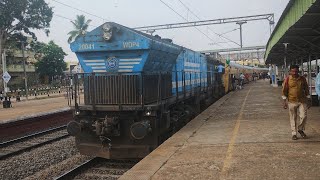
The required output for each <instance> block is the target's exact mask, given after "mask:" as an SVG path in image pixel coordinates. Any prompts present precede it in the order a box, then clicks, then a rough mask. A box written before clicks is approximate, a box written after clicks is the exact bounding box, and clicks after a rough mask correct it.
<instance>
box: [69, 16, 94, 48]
mask: <svg viewBox="0 0 320 180" xmlns="http://www.w3.org/2000/svg"><path fill="white" fill-rule="evenodd" d="M90 22H91V19H88V20H87V21H86V17H85V16H84V15H77V18H76V20H75V21H71V23H72V24H73V26H74V30H73V31H70V32H69V33H68V35H70V37H69V38H68V43H71V42H72V41H74V40H75V39H76V38H77V37H78V36H83V35H85V34H86V33H87V29H88V27H89V24H90Z"/></svg>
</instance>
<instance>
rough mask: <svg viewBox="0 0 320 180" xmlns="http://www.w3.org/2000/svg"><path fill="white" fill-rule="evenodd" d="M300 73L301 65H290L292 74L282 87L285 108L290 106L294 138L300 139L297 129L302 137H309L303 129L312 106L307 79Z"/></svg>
mask: <svg viewBox="0 0 320 180" xmlns="http://www.w3.org/2000/svg"><path fill="white" fill-rule="evenodd" d="M298 73H299V66H297V65H292V66H290V75H289V76H288V77H287V78H286V79H285V81H284V85H283V88H282V99H283V108H284V109H287V108H288V106H289V116H290V124H291V132H292V139H293V140H297V139H298V138H297V130H298V132H299V133H300V135H301V137H302V138H306V137H307V135H306V134H305V133H304V132H303V131H304V129H305V125H306V121H307V109H308V108H309V107H310V94H309V88H308V84H307V81H306V79H305V78H304V77H303V76H300V75H299V74H298ZM298 111H299V115H298ZM298 116H299V118H298ZM298 119H299V120H298Z"/></svg>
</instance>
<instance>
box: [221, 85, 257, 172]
mask: <svg viewBox="0 0 320 180" xmlns="http://www.w3.org/2000/svg"><path fill="white" fill-rule="evenodd" d="M250 91H251V87H250V89H249V91H248V93H247V95H246V97H245V99H244V101H243V103H242V106H241V109H240V114H239V115H238V118H237V121H236V125H235V127H234V129H233V132H232V136H231V139H230V142H229V147H228V151H227V154H226V157H225V159H224V161H223V167H222V171H221V176H224V175H226V172H227V170H228V169H229V167H230V161H231V158H232V152H233V149H234V143H235V141H236V138H237V135H238V132H239V127H240V120H241V119H242V114H243V109H244V105H245V104H246V101H247V98H248V95H249V93H250Z"/></svg>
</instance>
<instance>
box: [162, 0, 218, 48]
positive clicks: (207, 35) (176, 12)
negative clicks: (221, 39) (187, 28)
mask: <svg viewBox="0 0 320 180" xmlns="http://www.w3.org/2000/svg"><path fill="white" fill-rule="evenodd" d="M160 1H161V2H162V3H163V4H164V5H165V6H167V7H168V8H169V9H171V10H172V11H173V12H175V13H176V14H177V15H178V16H180V17H181V18H182V19H184V20H186V21H187V22H188V19H187V18H185V17H183V16H182V15H181V14H180V13H178V12H177V11H176V10H174V9H173V8H172V7H171V6H169V5H168V4H167V3H165V2H163V1H162V0H160ZM194 28H196V29H197V30H198V31H199V32H200V33H201V34H203V35H204V36H206V37H207V38H208V39H210V40H211V41H212V42H215V40H213V39H212V38H211V37H209V36H208V35H207V34H206V33H204V32H202V31H201V30H200V29H199V28H197V27H194ZM217 45H218V46H220V47H223V46H221V45H219V44H217Z"/></svg>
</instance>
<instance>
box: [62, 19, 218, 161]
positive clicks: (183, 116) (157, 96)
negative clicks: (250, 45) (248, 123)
mask: <svg viewBox="0 0 320 180" xmlns="http://www.w3.org/2000/svg"><path fill="white" fill-rule="evenodd" d="M71 50H72V51H73V52H75V53H76V55H77V58H78V59H79V62H80V65H81V67H82V68H83V71H84V73H77V74H76V75H75V76H74V77H73V82H74V84H73V88H74V92H75V93H74V94H75V97H74V105H75V106H74V120H73V121H71V122H70V123H69V124H68V128H67V130H68V132H69V134H71V135H73V136H75V139H76V146H77V148H78V149H79V150H80V153H82V154H87V155H94V156H99V157H104V158H108V159H126V158H143V157H145V156H146V155H147V154H149V153H150V152H151V151H152V150H153V149H155V148H156V147H157V146H158V145H159V144H161V143H162V142H163V141H164V140H165V139H167V138H168V137H169V136H170V135H172V134H173V133H174V132H176V131H177V130H178V129H180V128H181V127H182V126H184V125H185V124H186V123H187V122H188V121H190V120H191V119H192V118H193V117H194V116H195V115H197V114H198V113H200V112H201V110H203V109H204V108H206V107H207V106H208V105H210V104H211V103H213V102H214V101H215V100H216V99H218V98H220V97H221V96H223V95H224V87H223V83H222V75H223V72H222V73H221V72H220V73H219V72H218V71H217V66H219V65H222V64H221V63H220V62H219V61H217V60H215V59H214V58H212V57H209V56H206V55H204V54H201V53H198V52H195V51H192V50H190V49H187V48H184V47H182V46H178V45H175V44H173V43H172V41H171V40H170V39H162V38H161V37H159V36H151V35H148V34H145V33H142V32H139V31H136V30H134V29H131V28H128V27H125V26H122V25H119V24H117V23H113V22H108V23H104V24H103V25H101V26H100V27H98V28H96V29H94V30H92V31H91V32H88V33H87V34H85V35H83V36H79V37H78V38H77V39H76V40H75V41H74V42H73V43H72V44H71ZM80 89H83V94H82V93H79V92H80Z"/></svg>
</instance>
